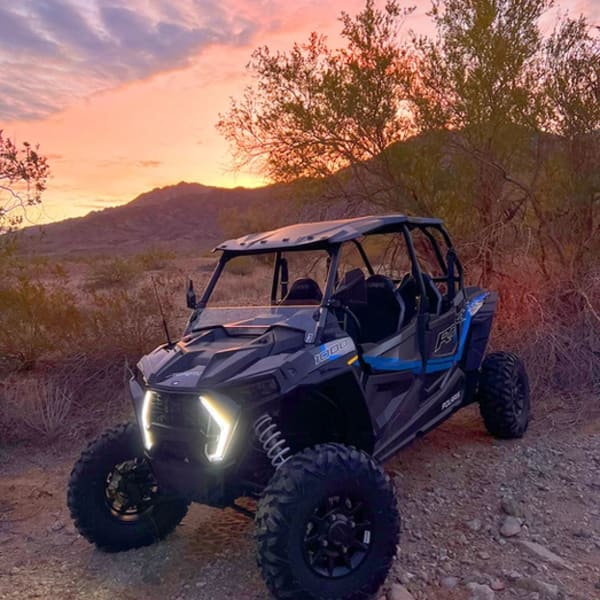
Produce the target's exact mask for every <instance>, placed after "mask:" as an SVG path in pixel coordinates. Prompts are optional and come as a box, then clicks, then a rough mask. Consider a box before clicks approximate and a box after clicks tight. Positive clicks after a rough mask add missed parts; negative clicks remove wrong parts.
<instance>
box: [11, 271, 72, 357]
mask: <svg viewBox="0 0 600 600" xmlns="http://www.w3.org/2000/svg"><path fill="white" fill-rule="evenodd" d="M83 328H84V316H83V314H82V312H81V310H80V309H79V307H78V303H77V300H76V298H75V296H74V295H73V294H72V292H70V291H69V290H68V289H67V288H66V287H65V286H62V285H51V284H44V283H41V282H39V281H35V280H33V279H32V278H30V277H28V276H27V275H20V276H19V277H17V278H14V279H11V280H10V281H9V282H7V284H6V285H5V286H3V287H0V356H2V357H4V359H3V362H5V363H6V362H7V361H9V362H13V363H14V362H15V361H16V363H18V364H20V367H21V368H23V367H31V366H33V365H34V364H35V362H36V361H37V360H38V359H39V358H40V357H42V356H45V355H49V354H57V353H58V354H65V353H68V352H69V351H70V350H71V349H72V347H73V346H74V345H76V344H77V343H78V338H79V336H80V334H81V333H82V330H83Z"/></svg>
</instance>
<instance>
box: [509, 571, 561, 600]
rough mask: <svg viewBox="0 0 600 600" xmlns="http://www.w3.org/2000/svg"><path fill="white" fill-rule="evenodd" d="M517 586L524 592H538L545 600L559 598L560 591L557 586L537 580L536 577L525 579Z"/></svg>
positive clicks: (520, 580)
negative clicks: (546, 599)
mask: <svg viewBox="0 0 600 600" xmlns="http://www.w3.org/2000/svg"><path fill="white" fill-rule="evenodd" d="M516 586H517V587H520V588H521V589H522V590H529V591H530V592H537V593H538V594H541V595H542V596H543V597H544V598H549V599H550V600H554V598H558V593H559V589H558V586H557V585H554V584H553V583H546V582H545V581H541V580H539V579H535V578H534V577H523V578H522V579H519V580H518V581H517V582H516Z"/></svg>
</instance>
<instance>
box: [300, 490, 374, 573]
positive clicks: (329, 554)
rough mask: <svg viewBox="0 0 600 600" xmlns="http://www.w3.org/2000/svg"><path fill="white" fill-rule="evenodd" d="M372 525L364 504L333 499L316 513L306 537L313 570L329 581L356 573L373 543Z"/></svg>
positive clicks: (358, 500) (354, 499) (344, 497)
mask: <svg viewBox="0 0 600 600" xmlns="http://www.w3.org/2000/svg"><path fill="white" fill-rule="evenodd" d="M371 538H372V523H371V519H370V516H369V512H368V509H367V507H366V506H365V504H364V502H363V501H361V500H360V499H358V498H352V497H350V496H346V495H344V496H330V497H328V498H327V499H325V500H324V501H323V502H321V503H320V504H319V505H318V506H317V507H316V508H315V509H314V511H313V512H312V514H311V515H310V517H309V518H308V522H307V524H306V531H305V534H304V540H303V544H304V556H305V559H306V562H307V564H308V566H309V568H310V569H311V570H312V571H313V572H314V573H316V574H317V575H320V576H322V577H326V578H328V579H331V578H339V577H344V576H346V575H349V574H350V573H352V572H353V571H355V570H356V569H357V568H358V567H359V566H360V565H361V564H362V562H363V561H364V560H365V558H366V556H367V554H368V553H369V550H370V548H371V543H372V540H371Z"/></svg>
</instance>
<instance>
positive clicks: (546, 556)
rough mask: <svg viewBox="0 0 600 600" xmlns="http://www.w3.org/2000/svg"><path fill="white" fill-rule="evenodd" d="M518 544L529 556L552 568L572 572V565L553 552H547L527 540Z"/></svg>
mask: <svg viewBox="0 0 600 600" xmlns="http://www.w3.org/2000/svg"><path fill="white" fill-rule="evenodd" d="M519 543H520V544H521V547H522V548H524V549H525V550H527V551H528V552H529V553H530V554H533V555H534V556H537V557H538V558H541V559H542V560H543V561H544V562H547V563H550V564H551V565H552V566H554V567H557V568H559V569H567V570H569V571H572V570H573V565H571V564H570V563H569V562H568V561H566V560H565V559H564V558H561V557H560V556H558V554H554V552H552V551H551V550H548V548H546V547H545V546H542V545H541V544H537V543H536V542H530V541H529V540H521V541H520V542H519Z"/></svg>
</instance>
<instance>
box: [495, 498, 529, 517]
mask: <svg viewBox="0 0 600 600" xmlns="http://www.w3.org/2000/svg"><path fill="white" fill-rule="evenodd" d="M500 508H502V512H503V513H504V514H505V515H509V516H511V517H522V516H523V510H522V508H521V506H520V505H519V503H518V502H515V501H514V500H513V499H512V498H503V499H502V502H501V503H500Z"/></svg>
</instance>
